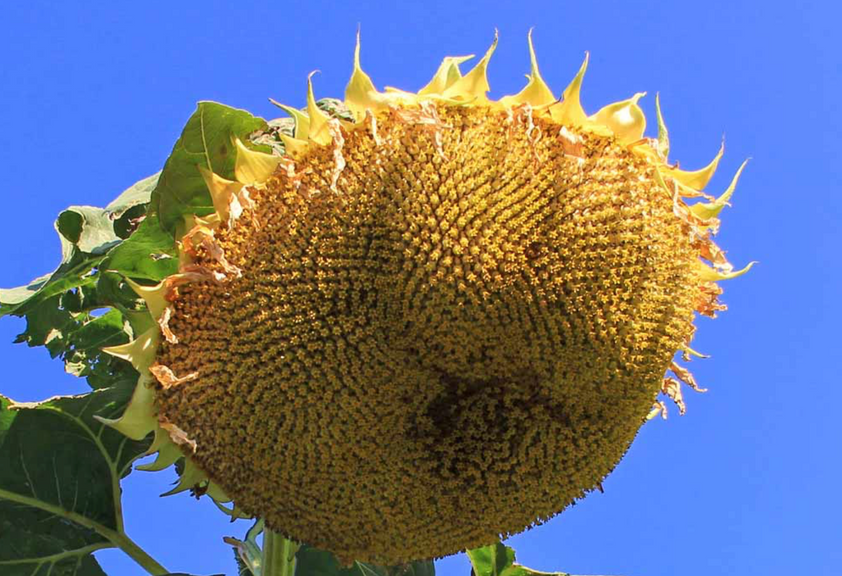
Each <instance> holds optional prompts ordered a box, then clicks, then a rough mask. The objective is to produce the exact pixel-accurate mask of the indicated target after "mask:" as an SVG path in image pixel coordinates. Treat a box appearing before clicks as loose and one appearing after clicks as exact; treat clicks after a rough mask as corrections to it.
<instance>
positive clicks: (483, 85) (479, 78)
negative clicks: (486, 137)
mask: <svg viewBox="0 0 842 576" xmlns="http://www.w3.org/2000/svg"><path fill="white" fill-rule="evenodd" d="M496 48H497V31H496V30H495V31H494V42H492V43H491V47H490V48H489V49H488V51H487V52H486V53H485V56H483V57H482V60H480V61H479V62H478V63H477V65H476V66H474V67H473V69H471V71H470V72H468V73H467V74H465V75H464V76H463V77H462V78H459V79H458V80H457V81H456V82H454V83H453V84H452V85H451V86H450V87H448V88H447V89H446V90H445V91H444V92H443V93H442V96H444V97H445V98H454V99H456V100H462V101H465V100H474V99H480V100H485V99H486V98H485V94H486V93H487V92H488V91H489V90H490V89H491V87H490V86H489V85H488V62H489V60H491V55H492V54H494V50H495V49H496Z"/></svg>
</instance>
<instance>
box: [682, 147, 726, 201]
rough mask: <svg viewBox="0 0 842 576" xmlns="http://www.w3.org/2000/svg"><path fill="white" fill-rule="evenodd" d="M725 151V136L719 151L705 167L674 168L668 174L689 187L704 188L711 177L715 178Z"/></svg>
mask: <svg viewBox="0 0 842 576" xmlns="http://www.w3.org/2000/svg"><path fill="white" fill-rule="evenodd" d="M724 153H725V139H724V138H723V140H722V144H721V145H720V146H719V152H717V153H716V156H714V158H713V160H711V161H710V163H709V164H708V165H707V166H705V167H704V168H701V169H699V170H693V171H686V170H680V169H678V168H672V169H670V170H669V171H668V174H669V176H671V177H673V178H675V179H676V180H678V181H679V182H680V183H681V184H683V185H685V186H687V187H689V188H693V189H695V190H704V188H705V186H707V185H708V182H710V179H711V178H713V174H714V173H715V172H716V168H717V167H718V166H719V161H720V160H721V159H722V155H723V154H724Z"/></svg>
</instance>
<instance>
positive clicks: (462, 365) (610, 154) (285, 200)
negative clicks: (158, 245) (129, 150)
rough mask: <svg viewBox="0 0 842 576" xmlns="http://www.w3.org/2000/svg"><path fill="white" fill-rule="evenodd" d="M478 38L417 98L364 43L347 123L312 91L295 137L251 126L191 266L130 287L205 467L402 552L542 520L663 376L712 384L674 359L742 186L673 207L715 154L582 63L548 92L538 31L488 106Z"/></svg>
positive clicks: (343, 536)
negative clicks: (469, 62) (519, 83)
mask: <svg viewBox="0 0 842 576" xmlns="http://www.w3.org/2000/svg"><path fill="white" fill-rule="evenodd" d="M488 57H490V52H489V54H487V55H486V57H485V58H483V60H482V62H481V63H480V65H478V66H477V68H476V69H474V71H472V72H471V73H470V74H468V75H466V76H464V77H463V76H462V75H461V74H459V72H458V63H459V61H460V59H449V60H446V61H445V63H444V64H443V65H442V68H441V69H440V72H439V74H438V75H437V76H436V78H435V79H434V81H433V82H432V83H431V85H430V86H428V87H427V88H425V89H424V90H422V91H421V92H420V93H419V94H408V93H401V92H392V93H386V94H380V93H377V92H374V91H373V86H370V81H369V80H368V77H367V76H365V75H364V74H363V73H362V71H361V70H359V67H358V66H357V68H356V69H355V76H354V77H353V78H352V82H351V84H350V85H349V90H348V96H347V98H346V102H347V104H348V106H349V108H350V110H351V112H352V113H353V114H354V117H355V119H356V122H340V121H339V120H337V119H336V118H330V117H327V116H325V115H324V114H323V113H321V112H320V111H318V109H317V108H316V107H315V105H314V101H313V98H312V91H311V93H310V103H311V106H310V109H309V115H308V116H305V115H304V114H302V113H301V112H298V111H293V114H294V116H295V118H296V121H297V127H296V134H295V136H294V137H285V142H286V145H287V152H288V156H286V157H284V158H280V157H275V158H273V157H271V156H267V155H261V154H257V153H254V152H250V151H249V150H248V149H247V148H246V147H245V146H242V145H241V144H240V145H239V146H240V153H241V154H242V162H239V164H238V166H239V169H238V179H239V180H241V181H240V182H227V181H223V180H222V179H220V178H219V177H217V176H215V175H213V174H210V173H206V179H207V181H208V186H209V189H210V190H211V193H212V195H213V197H214V204H215V205H216V206H217V214H216V216H215V217H214V218H211V219H209V220H202V219H191V220H190V222H189V223H188V224H189V225H188V226H187V227H186V228H185V232H184V234H183V236H182V239H181V246H182V255H183V264H182V271H181V273H180V274H179V275H177V276H176V277H173V278H170V279H169V280H168V281H165V282H164V283H163V284H162V285H161V286H159V287H156V288H146V289H142V288H139V290H140V291H141V292H142V293H144V292H143V291H144V290H145V291H146V292H145V293H146V295H147V296H149V297H148V298H147V299H148V301H150V309H152V308H155V307H157V309H158V313H157V314H156V316H157V318H158V320H159V324H160V325H161V328H162V333H163V335H164V337H165V342H164V343H163V345H162V346H161V347H160V349H159V350H158V352H157V354H156V356H155V358H154V363H152V364H151V366H150V367H149V371H150V372H151V374H153V375H154V376H155V377H156V379H157V384H156V385H155V388H156V391H155V394H154V402H153V401H151V400H150V401H147V404H148V405H149V406H152V407H153V408H152V410H154V411H155V418H156V422H158V423H160V426H161V430H165V431H167V432H168V433H169V435H168V437H169V438H171V439H172V440H173V441H174V442H175V444H178V445H179V446H180V450H181V452H183V453H186V454H187V455H188V456H189V465H190V467H189V469H188V471H187V472H185V476H186V477H187V478H188V480H187V484H188V485H190V484H192V485H198V484H200V483H201V482H206V481H207V480H206V479H207V478H209V479H210V480H211V481H212V486H213V487H214V489H215V490H216V491H217V496H218V497H219V499H222V497H223V496H224V495H223V494H222V492H221V491H220V489H221V490H224V492H225V494H227V495H228V496H229V497H231V498H233V500H234V501H235V502H236V505H237V506H238V508H240V509H241V510H243V511H245V512H246V513H248V514H252V515H256V516H260V517H262V518H264V519H265V520H266V523H267V525H268V526H270V527H272V528H273V529H274V530H276V531H278V532H281V533H283V534H286V535H288V536H289V537H292V538H294V539H297V540H301V541H304V542H307V543H309V544H312V545H315V546H318V547H322V548H326V549H329V550H331V551H334V552H336V553H337V554H339V555H340V556H341V557H343V558H346V559H359V560H371V561H375V562H379V563H382V564H395V563H399V562H404V561H408V560H411V559H419V558H430V557H435V556H441V555H445V554H450V553H453V552H456V551H458V550H461V549H464V548H466V547H475V546H480V545H485V544H488V543H490V542H492V541H494V540H495V539H497V538H498V537H499V535H501V534H504V535H505V534H512V533H516V532H519V531H521V530H523V529H525V528H527V527H529V526H531V525H532V524H533V523H535V522H540V521H543V520H545V519H547V518H549V517H551V516H552V515H554V514H556V513H558V512H559V511H561V510H562V509H564V508H565V507H566V506H567V505H569V504H570V503H571V502H573V501H574V500H575V499H577V498H581V497H582V496H583V495H584V494H585V493H586V492H587V491H589V490H592V489H593V488H595V487H598V486H599V485H600V482H601V480H602V479H603V478H604V477H605V476H606V474H608V473H609V472H610V471H611V469H612V468H613V467H614V466H615V465H616V463H617V462H618V461H619V459H620V458H621V457H622V455H623V454H624V452H625V451H626V450H627V448H628V447H629V444H630V443H631V441H632V440H633V438H634V436H635V434H636V432H637V430H638V428H639V427H640V425H641V424H642V423H643V422H644V421H645V419H646V418H647V415H649V414H650V411H651V409H652V406H653V403H654V402H655V398H656V396H657V394H658V393H659V392H660V391H665V392H667V393H668V394H669V395H670V396H672V397H673V398H674V399H676V401H677V402H679V405H680V407H682V408H683V403H682V401H681V393H680V389H679V388H678V385H677V381H676V380H674V379H671V378H666V379H665V378H664V374H665V372H666V371H667V370H669V369H672V370H673V371H674V373H675V374H676V375H677V376H678V377H679V378H680V379H682V380H684V381H685V382H687V383H688V384H691V385H695V384H694V382H693V381H692V377H691V376H690V375H689V373H688V372H687V371H686V370H684V369H682V368H680V367H678V366H677V365H675V364H674V362H673V356H674V355H675V353H676V351H679V350H689V348H687V345H688V342H689V341H690V339H691V337H692V334H693V331H694V327H693V317H694V311H700V312H703V313H707V314H713V313H714V312H715V311H716V310H717V309H721V306H720V305H719V304H717V303H716V296H717V295H718V289H717V288H716V285H715V284H713V283H712V280H717V279H722V278H725V277H728V276H729V274H728V273H729V272H730V268H729V267H728V266H727V263H726V262H725V260H724V258H723V257H722V254H721V252H720V251H719V250H718V249H717V248H716V247H715V245H714V244H713V243H712V242H711V240H710V232H711V230H712V229H713V228H715V225H716V220H715V217H716V213H717V212H718V211H719V209H720V208H721V205H720V204H724V202H725V200H727V197H725V198H724V199H720V200H719V201H716V202H709V203H703V204H698V206H701V207H702V208H698V209H695V207H693V208H691V207H688V206H687V205H686V204H685V203H684V200H683V198H684V197H686V196H691V195H699V192H698V189H699V188H702V187H704V184H705V183H706V179H707V178H709V177H710V174H708V173H705V172H704V171H699V172H691V173H688V172H681V171H679V170H677V169H676V168H673V167H670V166H669V165H668V164H667V163H666V150H664V149H663V148H664V147H665V144H664V142H665V140H664V139H662V140H661V143H660V144H659V143H658V142H655V141H650V140H647V139H644V138H642V134H643V127H644V123H643V120H642V113H641V112H640V109H639V108H637V104H636V102H637V98H639V95H638V96H637V97H635V98H633V99H631V100H628V101H625V102H621V103H617V104H614V105H611V106H609V107H606V108H604V109H603V110H601V111H600V112H598V113H597V114H595V115H593V116H591V117H587V116H585V115H584V112H582V111H581V106H580V105H579V102H578V91H579V85H580V83H581V76H582V74H583V73H584V67H583V69H582V71H580V74H579V76H577V78H576V80H574V83H573V84H571V87H570V88H568V90H567V91H565V94H564V98H563V100H562V101H561V102H558V101H556V99H555V98H554V97H553V96H552V94H551V93H550V92H549V89H548V88H546V86H544V85H543V81H541V79H540V75H539V74H538V71H537V67H536V66H535V64H534V54H533V74H532V76H531V80H530V84H529V86H527V88H526V89H525V90H524V91H523V92H521V93H520V94H518V95H516V96H513V97H509V98H508V99H506V98H504V99H503V100H501V101H499V102H491V101H488V100H486V99H485V91H486V90H487V84H485V85H483V83H484V78H485V76H484V74H485V65H487V60H488ZM477 70H479V71H480V72H477ZM480 74H481V76H480ZM437 82H438V84H437ZM425 91H426V92H425ZM664 135H665V132H664ZM717 159H718V158H717ZM238 161H239V159H238ZM713 168H715V163H714V164H713V166H712V167H708V168H707V169H706V170H707V171H708V172H709V173H711V174H712V172H713ZM702 180H704V182H701V181H702ZM699 183H701V186H699ZM726 194H727V196H730V189H729V192H727V193H726ZM717 202H719V203H720V204H717ZM704 210H707V211H708V212H707V213H702V212H703V211H704ZM700 257H701V258H705V259H707V260H709V261H710V262H711V263H712V264H714V265H715V267H714V268H706V267H703V265H702V264H701V261H700ZM155 290H157V292H155V294H156V295H158V296H160V295H163V299H161V298H157V297H153V296H150V295H151V294H152V292H153V291H155ZM156 298H157V299H156ZM152 302H157V304H154V305H153V304H151V303H152ZM164 436H167V435H164ZM166 449H167V448H162V450H166ZM170 450H171V449H170ZM181 452H175V451H172V452H171V453H172V455H173V456H172V457H175V455H180V454H181ZM191 475H192V476H191Z"/></svg>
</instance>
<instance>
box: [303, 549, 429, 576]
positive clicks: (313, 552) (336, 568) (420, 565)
mask: <svg viewBox="0 0 842 576" xmlns="http://www.w3.org/2000/svg"><path fill="white" fill-rule="evenodd" d="M295 558H296V567H295V575H296V576H435V573H436V569H435V566H434V565H433V562H432V560H421V561H416V562H410V563H408V564H400V565H398V566H389V567H383V566H376V565H374V564H369V563H367V562H355V563H354V565H353V566H350V567H343V566H342V565H341V564H340V563H339V560H338V559H337V558H336V556H335V555H333V554H332V553H330V552H327V551H325V550H319V549H318V548H313V547H312V546H307V545H306V544H305V545H302V546H301V548H299V550H298V553H297V554H296V555H295Z"/></svg>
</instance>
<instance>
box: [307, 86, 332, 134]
mask: <svg viewBox="0 0 842 576" xmlns="http://www.w3.org/2000/svg"><path fill="white" fill-rule="evenodd" d="M313 74H315V72H311V73H310V75H309V76H307V115H308V116H309V117H310V132H309V133H308V134H307V139H308V140H310V141H311V142H315V143H316V144H321V145H322V146H327V145H328V144H330V143H331V142H333V137H332V136H331V135H330V129H329V128H328V125H327V123H328V120H330V116H328V115H327V114H325V113H324V112H322V111H321V110H320V109H319V107H318V106H316V97H315V96H314V95H313Z"/></svg>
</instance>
